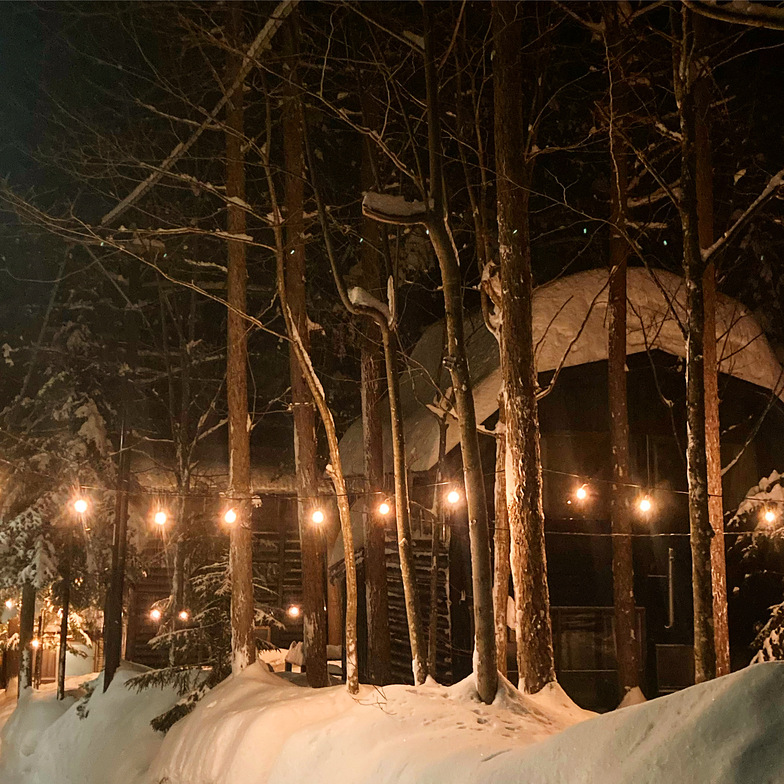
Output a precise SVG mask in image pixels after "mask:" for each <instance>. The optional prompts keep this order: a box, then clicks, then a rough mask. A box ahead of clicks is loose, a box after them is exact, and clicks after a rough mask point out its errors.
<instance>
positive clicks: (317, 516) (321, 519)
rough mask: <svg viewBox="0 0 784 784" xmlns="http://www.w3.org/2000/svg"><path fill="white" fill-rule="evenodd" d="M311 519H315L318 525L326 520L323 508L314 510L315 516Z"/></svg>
mask: <svg viewBox="0 0 784 784" xmlns="http://www.w3.org/2000/svg"><path fill="white" fill-rule="evenodd" d="M310 519H311V520H313V522H314V523H316V525H319V524H321V523H323V522H324V512H322V511H321V509H316V511H315V512H313V516H312V517H311V518H310Z"/></svg>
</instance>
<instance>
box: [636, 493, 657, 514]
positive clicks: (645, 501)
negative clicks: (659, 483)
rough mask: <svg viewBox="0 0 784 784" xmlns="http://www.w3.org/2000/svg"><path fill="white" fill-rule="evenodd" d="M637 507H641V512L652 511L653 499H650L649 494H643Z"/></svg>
mask: <svg viewBox="0 0 784 784" xmlns="http://www.w3.org/2000/svg"><path fill="white" fill-rule="evenodd" d="M637 508H638V509H639V510H640V511H641V512H643V513H645V512H650V511H651V509H652V508H653V504H652V503H651V499H650V498H648V496H647V495H646V496H643V497H642V498H641V499H640V503H639V504H637Z"/></svg>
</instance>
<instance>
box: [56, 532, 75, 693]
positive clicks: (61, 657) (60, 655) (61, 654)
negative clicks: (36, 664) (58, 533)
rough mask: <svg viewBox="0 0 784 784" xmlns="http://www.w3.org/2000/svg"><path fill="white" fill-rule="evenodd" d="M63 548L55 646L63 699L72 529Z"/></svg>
mask: <svg viewBox="0 0 784 784" xmlns="http://www.w3.org/2000/svg"><path fill="white" fill-rule="evenodd" d="M67 536H68V541H67V542H66V545H65V548H66V551H65V564H64V567H63V574H62V588H61V589H60V607H61V610H62V617H61V618H60V644H59V646H58V648H57V699H58V700H63V699H65V663H66V658H67V656H68V614H69V612H70V609H71V561H72V560H73V529H72V528H71V527H70V526H69V528H68V535H67Z"/></svg>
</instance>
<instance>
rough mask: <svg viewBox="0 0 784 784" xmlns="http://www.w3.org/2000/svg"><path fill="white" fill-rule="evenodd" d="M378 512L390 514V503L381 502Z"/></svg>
mask: <svg viewBox="0 0 784 784" xmlns="http://www.w3.org/2000/svg"><path fill="white" fill-rule="evenodd" d="M378 513H379V514H382V515H388V514H389V504H388V503H387V502H386V501H384V502H383V503H382V504H381V505H380V506H379V507H378Z"/></svg>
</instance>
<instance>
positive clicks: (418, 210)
mask: <svg viewBox="0 0 784 784" xmlns="http://www.w3.org/2000/svg"><path fill="white" fill-rule="evenodd" d="M431 206H432V205H431ZM362 214H363V215H366V216H367V217H368V218H373V219H374V220H377V221H380V222H381V223H394V224H398V225H399V224H412V223H426V222H427V214H428V209H427V207H426V206H425V203H424V202H421V201H407V200H406V199H405V198H404V197H403V196H391V195H390V194H387V193H374V192H373V191H367V193H365V196H364V198H363V199H362Z"/></svg>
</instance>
